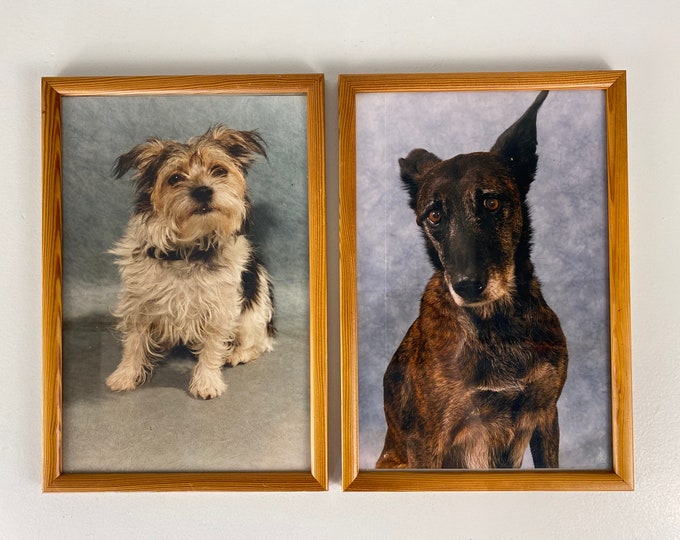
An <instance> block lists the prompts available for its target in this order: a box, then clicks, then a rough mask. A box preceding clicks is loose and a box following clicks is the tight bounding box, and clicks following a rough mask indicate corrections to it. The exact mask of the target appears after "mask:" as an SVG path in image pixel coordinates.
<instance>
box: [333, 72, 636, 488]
mask: <svg viewBox="0 0 680 540" xmlns="http://www.w3.org/2000/svg"><path fill="white" fill-rule="evenodd" d="M500 90H503V91H508V90H604V91H605V94H606V106H607V141H608V156H607V161H608V188H609V203H608V204H609V209H608V210H609V261H610V296H611V297H610V312H611V315H610V318H611V320H610V334H611V337H610V340H611V373H612V378H611V389H612V448H613V469H612V470H611V471H566V470H565V471H562V470H559V471H557V470H550V471H548V470H542V471H536V470H530V471H525V470H519V471H396V470H393V471H382V470H380V471H378V470H359V466H358V462H359V455H358V452H359V446H358V445H359V441H358V433H359V427H358V357H357V354H358V353H357V350H358V348H357V345H358V344H357V326H356V325H357V288H356V148H355V145H356V125H355V124H356V110H355V102H356V95H357V94H359V93H376V92H454V91H476V92H486V91H500ZM339 126H340V141H339V149H340V157H339V164H340V165H339V166H340V171H339V172H340V265H341V268H340V279H341V283H340V304H341V314H340V323H341V356H342V358H341V365H342V435H343V440H342V450H343V456H342V467H343V476H342V486H343V489H345V490H349V491H445V490H470V491H476V490H632V489H633V422H632V397H631V387H632V383H631V344H630V332H631V331H630V298H629V283H630V278H629V250H628V191H627V189H628V188H627V182H628V171H627V143H626V136H627V125H626V86H625V72H624V71H586V72H583V71H569V72H527V73H454V74H446V73H442V74H394V75H341V76H340V79H339Z"/></svg>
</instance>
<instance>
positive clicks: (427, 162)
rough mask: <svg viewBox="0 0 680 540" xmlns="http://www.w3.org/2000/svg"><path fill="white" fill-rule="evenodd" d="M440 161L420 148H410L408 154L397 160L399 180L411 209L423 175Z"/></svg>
mask: <svg viewBox="0 0 680 540" xmlns="http://www.w3.org/2000/svg"><path fill="white" fill-rule="evenodd" d="M440 161H441V159H439V158H438V157H437V156H435V155H434V154H433V153H432V152H428V151H427V150H424V149H422V148H416V149H415V150H411V151H410V152H409V153H408V156H406V157H405V158H401V159H400V160H399V169H400V175H401V181H402V182H403V184H404V187H405V188H406V191H407V192H408V194H409V204H410V206H411V208H412V209H414V210H415V207H416V199H417V196H418V189H419V187H420V183H421V181H422V179H423V176H425V173H427V171H429V170H430V169H431V168H432V167H434V166H435V165H436V164H437V163H439V162H440Z"/></svg>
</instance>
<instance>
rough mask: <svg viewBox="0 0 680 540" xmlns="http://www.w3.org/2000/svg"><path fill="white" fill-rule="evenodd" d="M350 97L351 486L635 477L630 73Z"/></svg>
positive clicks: (379, 90) (344, 138)
mask: <svg viewBox="0 0 680 540" xmlns="http://www.w3.org/2000/svg"><path fill="white" fill-rule="evenodd" d="M339 109H340V110H339V122H340V124H339V125H340V143H339V144H340V220H341V224H340V236H341V237H340V261H341V269H340V279H341V283H340V295H341V302H340V304H341V310H342V312H341V357H342V358H341V362H342V434H343V442H342V449H343V457H342V464H343V480H342V483H343V488H344V489H345V490H352V491H378V490H383V491H402V490H403V491H405V490H414V491H415V490H631V489H633V448H632V444H633V443H632V441H633V439H632V412H631V410H632V405H631V357H630V355H631V353H630V300H629V260H628V259H629V252H628V214H627V212H628V199H627V197H628V196H627V143H626V129H627V128H626V86H625V72H623V71H597V72H545V73H477V74H467V73H466V74H410V75H341V76H340V80H339Z"/></svg>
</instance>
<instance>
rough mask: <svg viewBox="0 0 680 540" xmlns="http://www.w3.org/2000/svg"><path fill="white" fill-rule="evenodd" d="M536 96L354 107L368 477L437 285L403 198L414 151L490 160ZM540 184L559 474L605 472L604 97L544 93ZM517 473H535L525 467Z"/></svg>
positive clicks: (537, 247)
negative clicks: (402, 352) (559, 345)
mask: <svg viewBox="0 0 680 540" xmlns="http://www.w3.org/2000/svg"><path fill="white" fill-rule="evenodd" d="M536 95H537V92H434V93H406V92H398V93H385V94H382V93H368V94H359V95H358V98H357V113H356V116H357V217H356V219H357V273H358V278H357V282H358V283H357V287H358V328H359V334H358V339H359V442H360V449H359V462H360V463H359V465H360V467H361V468H373V467H374V466H375V461H376V459H377V457H378V455H379V453H380V450H381V448H382V443H383V437H384V434H385V429H386V426H385V419H384V415H383V404H382V376H383V373H384V371H385V368H386V366H387V364H388V362H389V360H390V358H391V357H392V354H393V353H394V351H395V350H396V348H397V346H398V345H399V343H400V341H401V339H402V338H403V336H404V334H405V333H406V330H407V329H408V327H409V326H410V325H411V323H412V322H413V320H414V319H415V317H416V316H417V314H418V306H419V301H420V296H421V294H422V291H423V289H424V286H425V283H426V281H427V280H428V278H429V276H430V275H431V273H432V268H431V267H430V265H429V263H428V262H427V257H426V254H425V249H424V242H423V240H422V238H421V235H420V232H419V229H418V227H417V226H416V223H415V216H414V214H413V212H412V210H411V209H410V208H409V207H408V202H407V196H406V193H405V191H404V190H403V189H402V188H401V185H400V180H399V168H398V163H397V160H398V159H399V158H400V157H404V156H406V155H407V154H408V152H409V151H410V150H411V149H413V148H418V147H422V148H426V149H427V150H430V151H431V152H433V153H435V154H437V155H438V156H439V157H440V158H442V159H447V158H449V157H452V156H454V155H456V154H461V153H468V152H473V151H480V150H489V149H490V148H491V146H492V145H493V143H494V142H495V140H496V138H497V137H498V136H499V135H500V134H501V133H502V132H503V131H504V130H505V129H506V128H507V127H509V126H510V125H511V124H512V123H514V122H515V120H517V119H518V118H519V117H520V116H521V114H522V113H523V112H524V111H525V110H526V109H527V108H528V107H529V105H530V104H531V103H532V102H533V100H534V98H535V97H536ZM538 154H539V161H538V172H537V175H536V181H535V182H534V183H533V185H532V188H531V191H530V192H529V203H530V206H531V213H532V216H533V226H534V231H535V234H534V249H533V260H534V263H535V266H536V272H537V274H538V277H539V279H540V280H541V282H542V284H543V293H544V296H545V298H546V300H547V302H548V303H549V305H550V306H551V307H552V308H553V310H554V311H555V312H556V313H557V315H558V316H559V317H560V320H561V322H562V328H563V330H564V332H565V334H566V336H567V345H568V348H569V370H568V377H567V382H566V384H565V387H564V391H563V394H562V397H561V398H560V400H559V402H558V408H559V415H560V427H561V447H560V460H561V467H563V468H567V469H609V468H610V467H611V464H612V458H611V405H610V400H611V387H610V380H609V375H610V373H609V367H610V356H609V315H608V309H609V292H608V287H609V281H608V262H607V260H608V259H607V257H608V255H607V247H608V246H607V197H606V184H607V180H606V132H605V103H604V92H602V91H551V93H550V94H549V95H548V97H547V99H546V101H545V102H544V103H543V105H542V107H541V109H540V110H539V113H538ZM524 466H531V459H530V458H528V457H527V458H526V459H525V463H524Z"/></svg>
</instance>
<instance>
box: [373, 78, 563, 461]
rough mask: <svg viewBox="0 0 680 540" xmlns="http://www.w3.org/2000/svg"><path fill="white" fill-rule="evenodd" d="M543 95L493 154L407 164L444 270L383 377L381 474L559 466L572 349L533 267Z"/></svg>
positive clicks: (418, 156)
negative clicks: (527, 462) (561, 409)
mask: <svg viewBox="0 0 680 540" xmlns="http://www.w3.org/2000/svg"><path fill="white" fill-rule="evenodd" d="M547 94H548V92H547V91H545V92H541V93H540V94H539V96H538V97H537V98H536V100H535V101H534V103H533V104H532V105H531V107H529V109H528V110H527V111H526V112H525V113H524V114H523V115H522V117H521V118H520V119H519V120H518V121H517V122H515V123H514V124H513V125H512V126H511V127H509V128H508V129H507V130H506V131H505V132H504V133H503V134H502V135H501V136H500V137H499V138H498V140H497V141H496V143H495V144H494V145H493V147H492V148H491V150H490V151H489V152H476V153H472V154H464V155H458V156H455V157H453V158H451V159H448V160H444V161H442V160H441V159H439V158H438V157H437V156H435V155H434V154H431V153H430V152H427V151H426V150H422V149H416V150H412V151H411V152H410V153H409V155H408V156H407V157H406V158H404V159H400V160H399V165H400V167H401V179H402V181H403V183H404V186H405V187H406V189H407V191H408V193H409V196H410V206H411V208H413V210H414V211H415V213H416V217H417V219H416V220H417V223H418V225H419V226H420V227H421V229H422V231H423V233H424V236H425V239H426V244H427V249H428V254H429V256H430V259H431V261H432V263H433V265H434V267H435V272H434V274H433V275H432V277H431V279H430V281H429V283H428V284H427V286H426V288H425V292H424V294H423V297H422V301H421V304H420V313H419V315H418V318H417V319H416V320H415V322H414V323H413V325H412V326H411V328H410V329H409V330H408V332H407V334H406V336H405V337H404V340H403V341H402V343H401V345H400V346H399V348H398V349H397V351H396V353H395V354H394V356H393V357H392V361H391V362H390V364H389V366H388V367H387V371H386V372H385V377H384V381H383V382H384V399H385V417H386V420H387V435H386V436H385V446H384V448H383V451H382V453H381V455H380V458H379V459H378V462H377V464H376V467H378V468H413V469H420V468H457V469H462V468H465V469H488V468H504V467H520V466H521V464H522V457H523V455H524V452H525V450H526V448H527V445H530V446H531V454H532V457H533V461H534V466H535V467H551V468H556V467H559V424H558V419H557V399H558V398H559V397H560V393H561V391H562V387H563V385H564V381H565V379H566V376H567V345H566V340H565V338H564V334H563V333H562V329H561V328H560V322H559V319H558V318H557V315H555V313H554V312H553V311H552V310H551V309H550V308H549V307H548V305H547V304H546V302H545V300H544V299H543V296H542V295H541V289H540V285H539V282H538V280H537V278H536V276H535V275H534V267H533V264H532V263H531V259H530V251H531V226H530V223H529V211H528V207H527V203H526V195H527V192H528V191H529V186H530V184H531V182H532V181H533V179H534V175H535V172H536V165H537V162H538V156H537V155H536V115H537V112H538V109H539V107H540V106H541V104H542V103H543V101H544V100H545V98H546V96H547Z"/></svg>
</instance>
